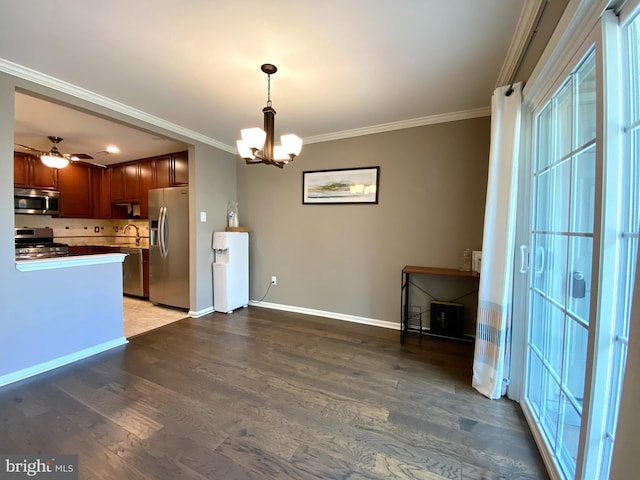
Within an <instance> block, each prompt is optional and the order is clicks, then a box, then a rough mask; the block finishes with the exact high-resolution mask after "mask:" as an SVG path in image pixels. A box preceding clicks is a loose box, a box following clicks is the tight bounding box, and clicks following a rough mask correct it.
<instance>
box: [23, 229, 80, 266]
mask: <svg viewBox="0 0 640 480" xmlns="http://www.w3.org/2000/svg"><path fill="white" fill-rule="evenodd" d="M14 238H15V243H16V260H34V259H37V258H55V257H64V256H67V255H69V246H68V245H66V244H64V243H57V242H54V241H53V230H52V229H51V228H49V227H43V228H16V229H14Z"/></svg>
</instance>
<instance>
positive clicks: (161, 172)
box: [152, 155, 171, 188]
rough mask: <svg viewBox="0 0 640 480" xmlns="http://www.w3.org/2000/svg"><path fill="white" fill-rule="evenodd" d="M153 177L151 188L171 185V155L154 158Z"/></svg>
mask: <svg viewBox="0 0 640 480" xmlns="http://www.w3.org/2000/svg"><path fill="white" fill-rule="evenodd" d="M153 162H154V167H155V168H154V173H155V175H154V179H153V187H152V188H166V187H170V186H171V156H170V155H167V156H166V157H162V158H156V159H155V160H154V161H153Z"/></svg>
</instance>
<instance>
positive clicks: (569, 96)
mask: <svg viewBox="0 0 640 480" xmlns="http://www.w3.org/2000/svg"><path fill="white" fill-rule="evenodd" d="M590 38H591V40H590V41H589V40H587V41H586V42H585V43H584V44H583V45H582V47H580V48H577V49H576V51H577V53H576V55H575V56H574V58H573V60H572V61H571V63H570V64H569V65H567V66H566V68H565V73H564V74H563V75H562V77H561V79H560V80H558V82H556V85H555V87H554V88H553V91H552V92H551V93H549V95H548V97H547V98H546V99H543V100H542V101H540V102H539V103H538V106H537V107H534V110H533V112H532V116H531V122H532V123H531V140H532V145H531V157H530V158H531V160H530V170H529V173H528V176H526V183H527V185H526V187H527V188H525V189H523V190H524V191H527V192H529V193H528V197H527V199H526V200H525V201H523V202H521V204H522V205H529V204H530V208H527V210H528V211H527V212H524V211H521V212H520V213H521V214H522V215H523V216H527V215H528V217H527V218H528V221H526V222H524V223H523V225H524V224H526V225H527V227H526V235H525V236H526V240H524V238H523V237H522V236H521V238H523V241H525V242H526V244H523V245H522V246H521V251H522V252H523V257H522V262H521V265H522V266H521V269H520V274H516V291H517V292H526V294H524V295H520V296H519V295H516V298H515V300H514V311H516V312H520V309H522V311H523V312H526V317H527V318H526V333H525V335H524V341H523V344H524V355H523V357H524V367H523V378H522V385H523V388H522V407H523V411H524V413H525V416H526V418H527V420H528V422H529V424H530V426H531V428H532V431H533V433H534V436H535V437H536V440H537V442H538V445H539V446H540V448H541V451H542V453H543V457H544V458H545V462H546V464H547V466H548V467H549V469H550V473H551V474H552V478H561V479H573V478H579V479H589V480H592V479H607V478H608V475H609V470H610V463H611V455H612V451H613V448H614V445H615V430H616V425H617V423H618V421H619V419H618V408H619V403H620V395H621V387H622V378H623V373H624V370H625V364H626V356H627V349H628V333H629V319H630V306H631V300H632V294H633V280H634V278H635V265H636V259H637V251H638V231H639V230H640V20H634V19H633V18H630V19H628V20H627V23H626V25H623V26H621V27H620V26H618V19H617V18H616V17H615V16H614V15H613V14H611V13H610V12H606V13H605V14H604V15H603V17H602V18H601V20H600V24H599V25H598V26H597V27H596V29H595V30H594V32H593V33H592V34H591V37H590ZM620 40H622V41H620ZM525 100H526V92H525ZM523 233H524V230H523ZM527 251H528V252H529V253H528V255H526V253H525V252H527ZM525 285H526V288H521V287H523V286H525Z"/></svg>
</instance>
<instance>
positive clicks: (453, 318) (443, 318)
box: [430, 300, 464, 338]
mask: <svg viewBox="0 0 640 480" xmlns="http://www.w3.org/2000/svg"><path fill="white" fill-rule="evenodd" d="M462 307H463V305H462V304H461V303H453V302H441V301H439V300H432V301H431V329H430V333H433V334H434V335H443V336H445V337H455V338H462V337H463V335H464V334H463V323H462V322H463V317H462Z"/></svg>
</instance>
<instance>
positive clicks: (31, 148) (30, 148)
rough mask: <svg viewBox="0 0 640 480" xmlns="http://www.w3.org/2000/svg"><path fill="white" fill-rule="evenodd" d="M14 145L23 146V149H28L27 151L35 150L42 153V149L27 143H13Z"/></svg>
mask: <svg viewBox="0 0 640 480" xmlns="http://www.w3.org/2000/svg"><path fill="white" fill-rule="evenodd" d="M14 145H16V146H17V147H22V148H24V149H25V150H29V151H31V152H37V153H39V154H42V153H43V152H42V150H38V149H37V148H33V147H30V146H29V145H23V144H21V143H14Z"/></svg>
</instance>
